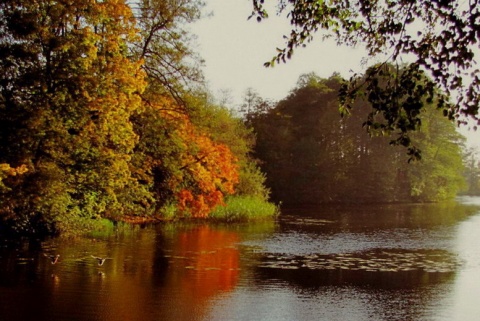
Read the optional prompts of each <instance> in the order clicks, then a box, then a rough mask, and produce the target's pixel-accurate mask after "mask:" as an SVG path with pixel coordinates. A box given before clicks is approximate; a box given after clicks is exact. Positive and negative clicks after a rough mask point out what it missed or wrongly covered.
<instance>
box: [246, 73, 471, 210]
mask: <svg viewBox="0 0 480 321" xmlns="http://www.w3.org/2000/svg"><path fill="white" fill-rule="evenodd" d="M342 81H343V80H342V79H341V78H340V77H339V76H338V75H333V76H332V77H330V78H328V79H322V78H320V77H318V76H316V75H315V74H307V75H304V76H302V77H301V78H300V79H299V82H298V86H297V87H296V88H295V89H294V90H293V91H292V92H291V93H290V95H289V96H288V97H286V98H285V99H283V100H281V101H280V102H279V103H278V104H276V105H275V106H273V107H272V108H271V109H270V110H268V111H266V112H261V113H253V114H252V115H251V116H250V117H249V118H247V119H248V120H249V124H251V126H252V127H253V128H254V130H255V133H256V135H257V145H256V147H255V155H256V157H258V158H259V159H260V160H261V161H262V162H261V164H262V165H261V166H262V169H263V170H264V171H265V173H266V175H267V185H268V186H269V187H270V188H271V189H272V196H273V197H274V199H275V200H276V201H282V202H284V203H286V204H308V203H329V202H337V203H340V202H342V203H345V202H357V203H358V202H367V203H385V202H412V201H414V202H425V201H440V200H445V199H450V198H452V197H454V196H455V195H456V194H457V193H458V192H459V191H460V190H462V188H463V185H464V182H463V163H462V149H461V145H462V141H463V138H462V136H461V135H460V134H458V133H457V132H456V130H455V126H454V124H453V123H451V122H450V121H448V120H447V119H445V118H444V117H443V116H442V114H441V112H439V111H438V110H436V109H435V108H434V105H433V103H432V104H428V105H426V107H425V108H424V110H423V111H422V113H423V115H422V117H423V119H424V123H423V126H422V128H421V129H420V130H419V131H418V132H415V133H414V134H412V140H413V142H414V143H415V144H416V145H417V146H419V148H421V149H422V150H423V160H422V161H420V162H413V163H408V162H407V156H406V155H405V154H404V151H403V150H402V149H401V148H398V146H391V145H389V144H388V138H387V137H384V136H382V135H380V134H378V133H377V134H376V135H374V136H373V137H371V136H369V135H367V133H365V131H364V130H363V129H362V126H361V124H362V119H365V118H367V117H368V114H369V112H370V110H372V109H373V108H372V107H371V105H370V104H369V103H368V102H367V101H366V100H358V101H357V102H356V105H355V108H357V109H358V112H357V113H354V114H352V115H350V116H349V117H344V118H340V117H339V116H338V106H339V100H338V96H337V91H338V89H339V88H340V87H341V85H342ZM260 107H261V108H262V105H260Z"/></svg>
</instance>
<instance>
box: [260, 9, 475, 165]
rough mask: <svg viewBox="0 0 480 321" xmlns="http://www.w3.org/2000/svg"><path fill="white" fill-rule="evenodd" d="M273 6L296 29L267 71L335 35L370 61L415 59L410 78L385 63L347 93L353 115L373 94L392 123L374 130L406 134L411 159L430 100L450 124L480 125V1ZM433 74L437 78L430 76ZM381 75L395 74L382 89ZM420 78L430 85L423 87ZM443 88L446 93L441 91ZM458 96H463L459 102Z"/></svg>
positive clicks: (401, 141) (404, 140)
mask: <svg viewBox="0 0 480 321" xmlns="http://www.w3.org/2000/svg"><path fill="white" fill-rule="evenodd" d="M264 2H266V1H264V0H253V13H252V16H256V17H257V20H258V21H261V20H262V19H264V18H266V17H268V12H267V10H266V9H265V7H264ZM267 2H268V1H267ZM272 2H273V3H276V4H277V5H278V12H280V13H284V12H288V15H287V18H288V19H289V20H290V23H291V25H292V31H291V33H290V34H289V35H286V36H285V38H286V45H285V48H283V49H281V48H280V49H277V50H278V52H277V54H276V55H275V56H274V57H273V59H272V60H271V61H269V62H267V63H266V65H267V66H273V65H274V64H275V63H276V62H285V61H286V60H287V59H290V58H291V57H292V55H293V52H294V50H295V48H297V47H299V46H304V45H306V43H307V42H309V41H311V40H312V39H313V37H314V36H315V35H316V34H318V35H319V36H321V37H331V38H333V39H335V40H336V41H337V43H339V44H342V45H343V44H344V45H349V46H356V45H362V46H364V47H365V48H366V50H367V55H368V57H370V58H371V57H373V58H376V59H383V60H384V64H386V63H390V64H393V65H401V62H402V59H405V58H407V59H413V61H412V64H410V65H409V67H408V69H407V71H408V74H406V73H405V72H406V70H402V71H401V72H400V69H401V68H384V64H380V65H378V66H375V67H373V68H369V70H368V71H367V72H366V73H365V77H358V76H357V75H354V76H352V78H351V79H350V81H349V82H348V83H346V84H345V85H344V86H343V87H342V88H341V90H339V91H340V98H341V103H342V105H343V107H344V108H345V110H349V109H351V108H352V107H353V106H354V101H355V100H356V98H357V97H358V96H359V94H363V93H366V97H367V100H368V101H369V102H371V103H372V105H373V108H374V113H379V114H382V115H383V116H384V118H385V122H384V123H382V124H374V126H382V127H383V128H384V129H386V130H388V131H395V132H397V133H398V134H399V137H398V139H396V140H394V141H395V143H397V144H401V145H404V146H407V147H408V149H409V153H410V154H411V156H413V157H415V158H420V157H421V153H420V150H421V149H420V148H419V147H418V146H416V145H414V144H413V143H412V140H410V137H409V133H411V132H414V131H416V130H418V128H420V125H421V117H420V115H421V114H422V111H423V110H424V109H425V108H427V105H426V104H425V102H424V100H423V97H425V96H428V97H429V98H428V100H429V101H430V102H433V101H434V102H435V104H436V106H437V107H438V108H440V109H442V111H443V113H444V115H445V116H447V117H448V118H449V119H450V120H455V119H457V120H459V121H460V122H464V120H463V119H461V118H459V117H461V116H467V117H468V118H471V119H473V120H474V121H475V122H476V124H477V125H478V123H479V122H480V121H479V118H478V108H479V105H480V76H479V73H478V64H477V62H476V61H475V59H474V58H475V52H477V53H478V40H479V37H480V5H479V1H477V0H470V1H459V0H395V1H393V0H318V1H317V0H277V1H272ZM272 2H270V3H272ZM409 61H410V60H409ZM425 72H426V73H427V75H428V76H429V77H423V73H425ZM402 75H403V76H402ZM378 76H382V77H387V78H388V80H389V81H388V82H386V83H384V84H383V86H378V85H377V84H376V79H377V78H378ZM405 76H406V77H405ZM420 79H421V81H422V82H421V83H418V80H420ZM359 80H361V81H359ZM414 80H417V82H415V81H414ZM414 83H416V84H417V85H416V86H414V85H413V84H414ZM438 86H439V87H440V89H441V92H438V91H436V88H437V87H438ZM451 97H455V98H454V101H452V100H451ZM475 127H476V126H475ZM370 128H371V127H370V126H368V127H367V130H369V129H370Z"/></svg>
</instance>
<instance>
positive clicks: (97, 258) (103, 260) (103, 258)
mask: <svg viewBox="0 0 480 321" xmlns="http://www.w3.org/2000/svg"><path fill="white" fill-rule="evenodd" d="M90 256H91V257H93V258H94V259H96V260H97V263H98V265H99V266H101V265H103V263H105V261H106V260H111V259H112V258H111V257H98V256H93V255H90Z"/></svg>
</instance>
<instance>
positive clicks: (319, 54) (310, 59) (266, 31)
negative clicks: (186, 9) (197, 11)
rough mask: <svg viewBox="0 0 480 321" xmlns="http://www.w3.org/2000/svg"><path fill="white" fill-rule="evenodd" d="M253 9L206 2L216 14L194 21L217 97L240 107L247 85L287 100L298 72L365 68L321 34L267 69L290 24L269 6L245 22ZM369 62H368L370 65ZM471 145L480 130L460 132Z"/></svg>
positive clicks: (354, 53) (245, 2)
mask: <svg viewBox="0 0 480 321" xmlns="http://www.w3.org/2000/svg"><path fill="white" fill-rule="evenodd" d="M251 11H252V7H251V0H207V6H206V8H205V12H206V13H207V12H213V16H212V17H210V18H205V19H202V20H200V21H199V22H197V23H195V25H193V27H192V31H193V32H194V33H195V34H196V35H197V37H198V39H197V42H198V48H197V50H198V51H199V53H200V55H201V56H202V57H203V58H204V59H205V68H204V74H205V77H206V79H207V81H208V83H209V88H210V89H211V90H212V92H213V93H214V94H215V95H219V94H220V91H222V90H228V91H229V92H230V94H231V96H232V99H233V101H232V103H233V105H235V106H238V105H239V104H240V103H241V100H242V97H243V95H244V93H245V91H246V89H247V88H249V87H252V88H254V89H255V90H256V91H257V92H258V93H259V94H260V96H262V97H263V98H265V99H272V100H280V99H282V98H285V97H286V96H287V95H288V93H289V91H290V90H291V89H293V87H294V86H295V84H296V82H297V79H298V77H299V76H300V75H302V74H304V73H309V72H312V71H313V72H315V73H316V74H318V75H319V76H321V77H325V78H327V77H329V76H331V75H332V73H334V72H339V73H340V74H341V75H342V76H344V77H350V76H351V75H352V74H353V72H362V71H363V70H364V66H362V64H361V61H362V58H363V57H365V52H364V51H363V50H362V49H361V48H351V47H339V46H337V45H336V44H335V43H334V42H332V41H322V39H321V38H320V37H317V38H316V39H314V41H313V42H312V43H310V44H308V46H307V47H306V48H299V49H297V50H296V52H295V53H294V55H293V57H292V59H291V60H290V61H288V62H287V63H286V64H277V65H275V67H274V68H265V67H263V63H264V62H266V61H269V60H270V59H271V58H272V57H273V56H274V55H275V48H276V47H280V48H283V47H284V39H283V35H286V34H289V32H290V26H289V24H288V22H287V20H286V19H285V17H277V16H276V15H275V9H274V8H270V17H269V18H268V19H266V20H264V21H263V22H261V23H257V22H256V21H255V20H254V19H252V20H247V17H248V16H249V15H250V13H251ZM369 64H370V63H369ZM461 132H462V134H464V135H466V136H467V137H468V141H469V145H472V146H477V147H478V148H479V150H480V131H477V132H473V131H467V130H461Z"/></svg>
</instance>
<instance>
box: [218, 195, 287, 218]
mask: <svg viewBox="0 0 480 321" xmlns="http://www.w3.org/2000/svg"><path fill="white" fill-rule="evenodd" d="M225 203H226V205H225V206H221V205H220V206H217V207H216V208H215V209H214V210H213V211H212V212H211V213H210V215H209V218H210V219H212V220H215V221H222V222H248V221H257V220H266V219H272V218H275V217H276V216H277V215H278V214H279V208H278V206H276V205H275V204H272V203H269V202H267V201H265V200H263V199H262V198H259V197H255V196H231V197H229V198H228V199H227V200H226V202H225Z"/></svg>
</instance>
